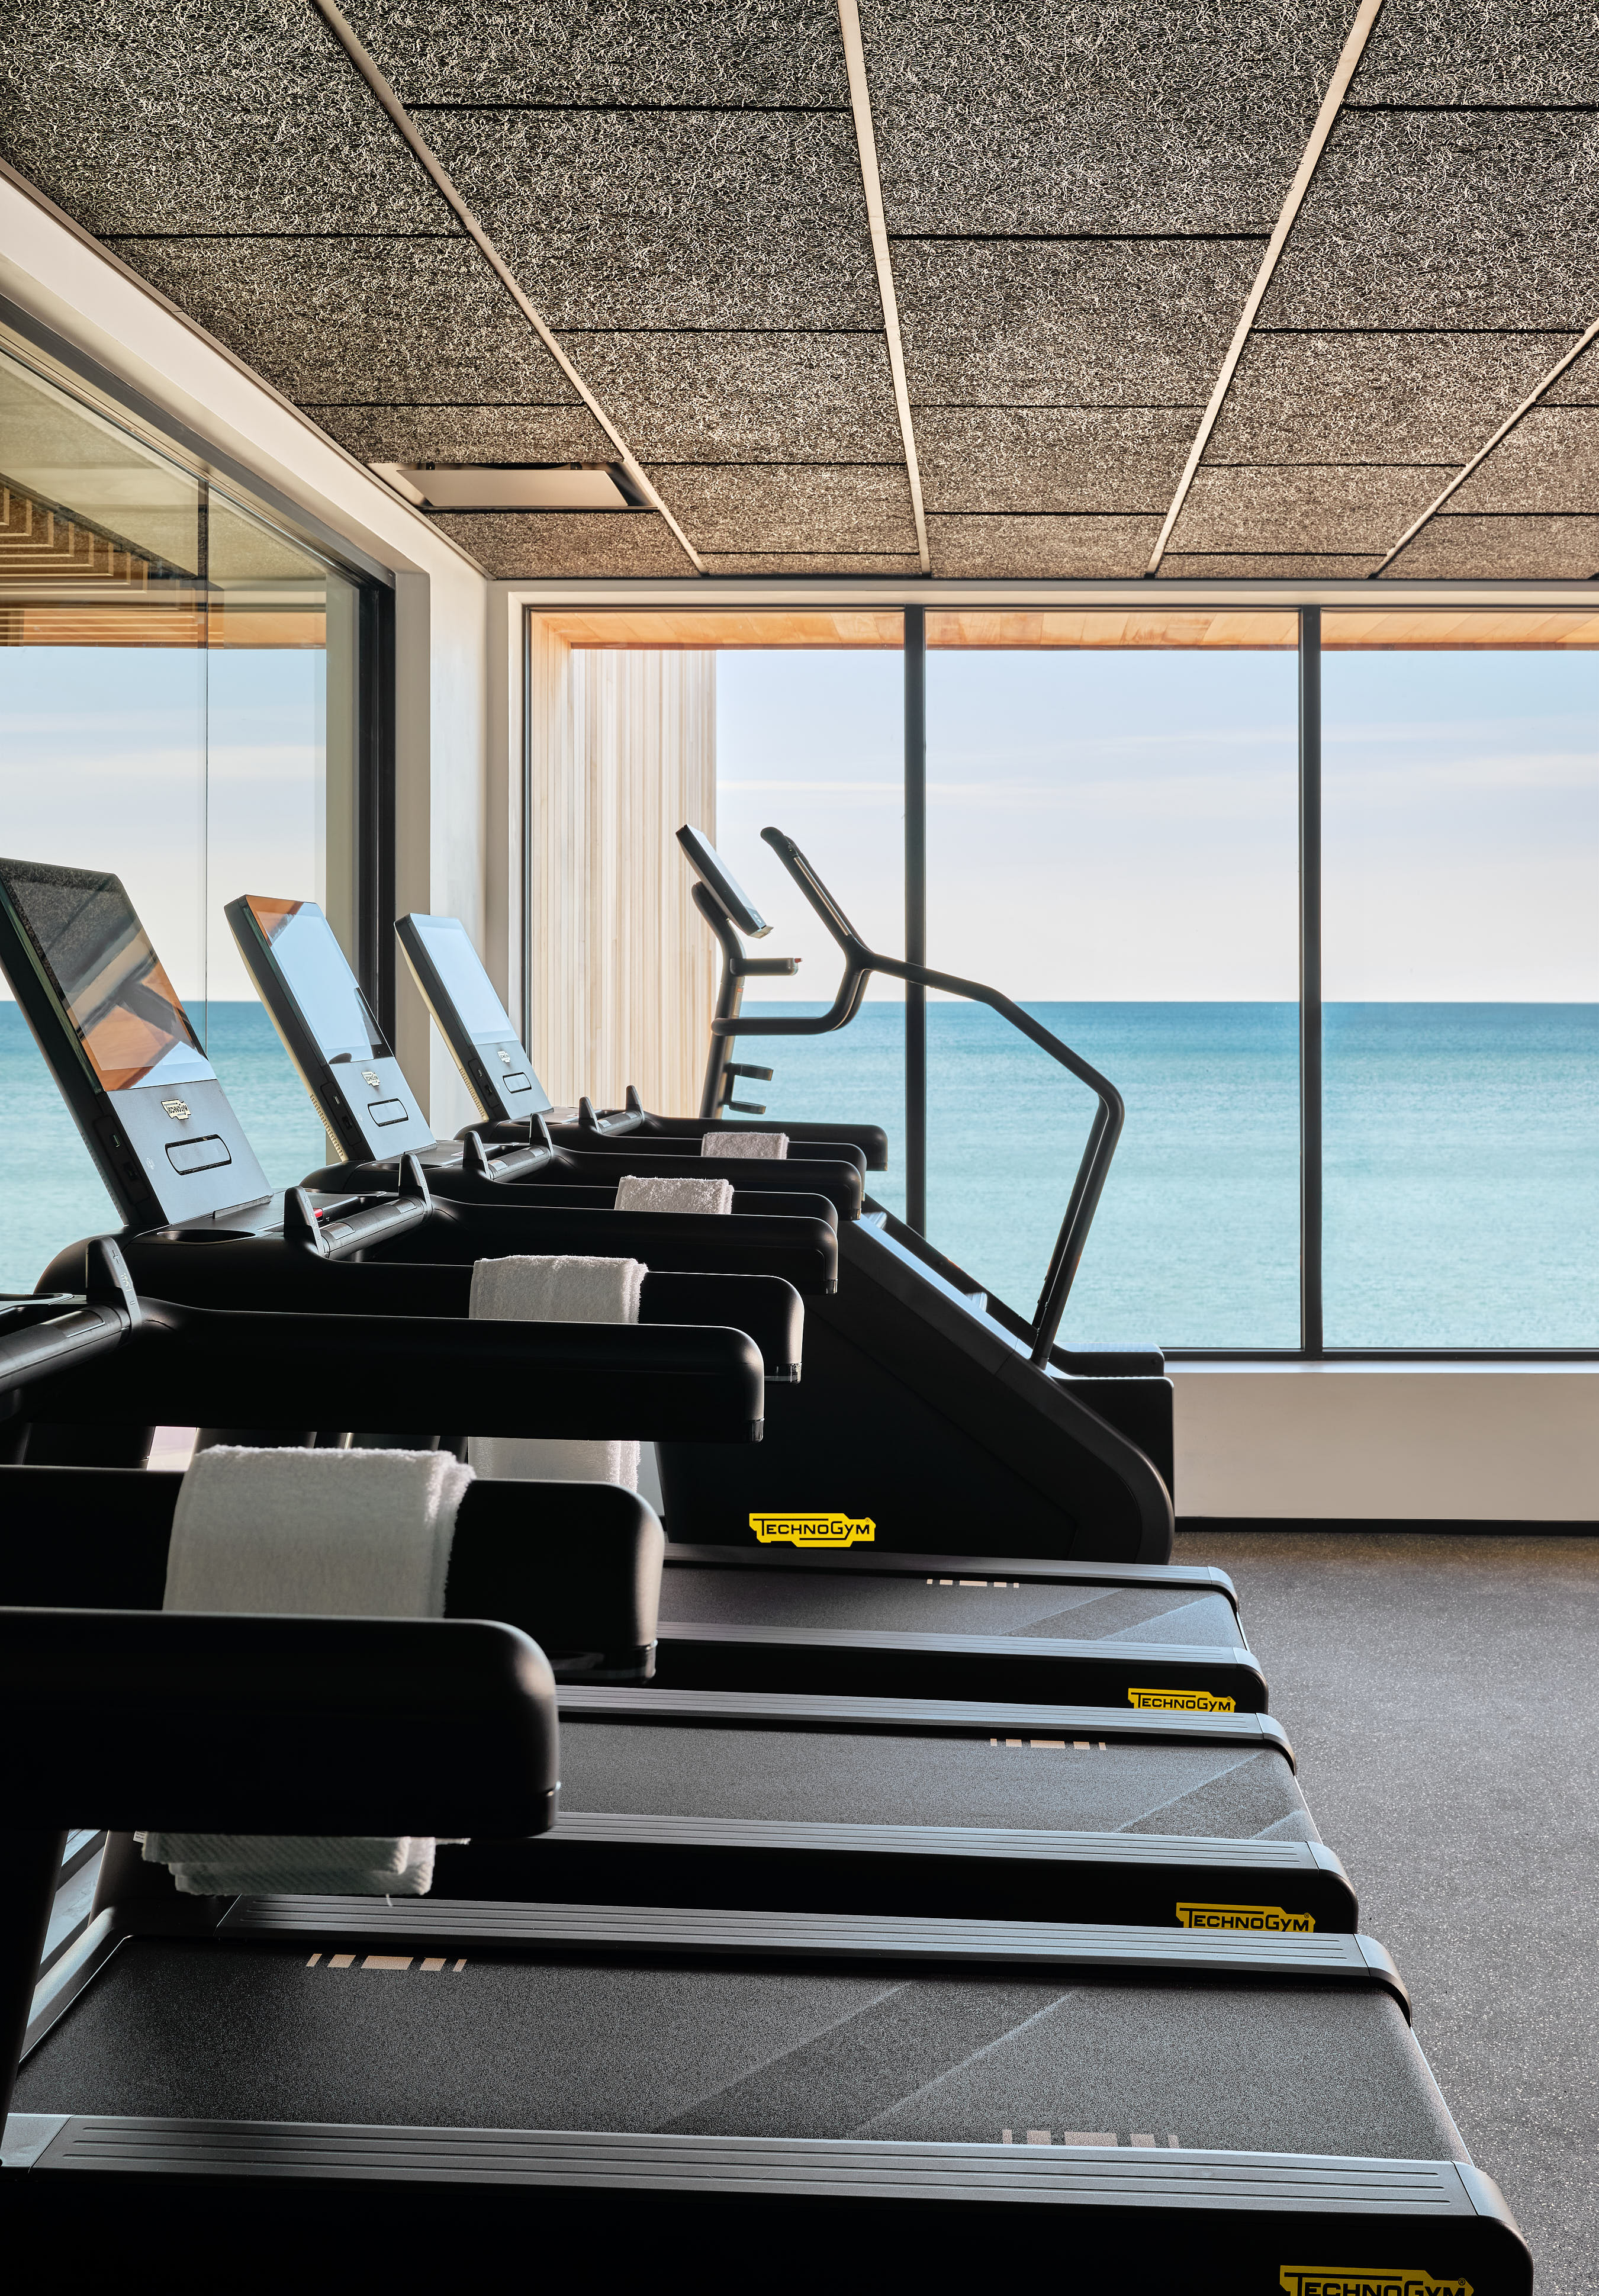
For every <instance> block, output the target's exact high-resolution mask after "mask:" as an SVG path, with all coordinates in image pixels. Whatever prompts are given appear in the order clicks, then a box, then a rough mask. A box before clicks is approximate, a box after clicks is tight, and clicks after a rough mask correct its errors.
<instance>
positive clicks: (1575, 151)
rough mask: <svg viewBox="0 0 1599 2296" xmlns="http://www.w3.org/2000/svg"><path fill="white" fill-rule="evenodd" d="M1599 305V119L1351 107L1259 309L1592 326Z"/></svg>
mask: <svg viewBox="0 0 1599 2296" xmlns="http://www.w3.org/2000/svg"><path fill="white" fill-rule="evenodd" d="M1596 308H1599V118H1596V117H1595V114H1593V113H1592V112H1587V111H1530V112H1529V111H1442V112H1427V111H1365V112H1361V111H1354V112H1346V113H1345V114H1344V115H1343V116H1342V118H1341V119H1340V120H1339V123H1338V125H1337V127H1335V128H1334V129H1333V135H1332V138H1331V140H1330V142H1329V143H1328V146H1327V150H1326V152H1325V155H1324V158H1323V160H1322V164H1321V167H1320V168H1319V170H1318V171H1317V174H1316V180H1315V182H1314V183H1313V184H1311V187H1310V190H1309V193H1308V195H1307V198H1306V201H1305V204H1304V207H1303V208H1302V209H1300V217H1299V220H1298V222H1297V223H1296V224H1295V225H1294V228H1293V231H1292V234H1291V236H1290V238H1289V242H1288V245H1287V247H1286V249H1285V250H1283V259H1282V261H1281V262H1280V263H1279V264H1278V266H1277V268H1276V271H1275V274H1274V275H1273V277H1272V283H1271V285H1270V286H1269V287H1268V288H1267V291H1266V296H1265V299H1264V301H1263V302H1262V305H1261V308H1260V324H1262V325H1263V326H1267V327H1275V326H1289V327H1314V328H1323V327H1550V328H1555V329H1562V328H1570V329H1572V330H1576V329H1579V328H1581V327H1585V326H1587V324H1588V323H1589V321H1590V320H1591V319H1592V318H1593V316H1595V309H1596Z"/></svg>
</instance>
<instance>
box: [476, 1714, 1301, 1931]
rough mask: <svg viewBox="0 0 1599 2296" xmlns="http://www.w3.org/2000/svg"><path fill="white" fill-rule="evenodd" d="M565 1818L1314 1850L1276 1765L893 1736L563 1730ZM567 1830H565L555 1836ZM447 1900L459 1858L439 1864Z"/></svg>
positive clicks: (1135, 1748) (1217, 1754)
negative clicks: (1116, 1837) (1008, 1829)
mask: <svg viewBox="0 0 1599 2296" xmlns="http://www.w3.org/2000/svg"><path fill="white" fill-rule="evenodd" d="M561 1806H562V1810H563V1811H573V1810H625V1811H635V1812H636V1813H638V1814H639V1815H641V1816H655V1815H668V1814H670V1815H676V1816H685V1817H726V1818H783V1819H791V1820H793V1821H795V1822H797V1823H802V1824H812V1823H817V1824H822V1825H977V1826H1045V1827H1048V1828H1052V1829H1055V1830H1059V1829H1062V1828H1064V1829H1068V1830H1073V1831H1079V1832H1089V1833H1191V1834H1205V1835H1225V1836H1228V1837H1230V1838H1231V1839H1233V1840H1234V1841H1239V1840H1258V1839H1259V1838H1261V1837H1268V1838H1269V1839H1271V1840H1273V1841H1319V1840H1320V1839H1321V1836H1320V1835H1319V1834H1318V1833H1317V1832H1316V1826H1315V1824H1314V1822H1313V1821H1312V1818H1311V1816H1310V1813H1309V1811H1308V1809H1307V1808H1306V1807H1305V1802H1304V1797H1303V1796H1302V1795H1301V1794H1300V1790H1299V1787H1298V1786H1297V1785H1296V1784H1295V1783H1294V1777H1293V1773H1292V1770H1291V1769H1290V1767H1289V1766H1288V1763H1287V1762H1286V1760H1285V1759H1283V1756H1282V1755H1281V1754H1278V1753H1274V1752H1271V1751H1265V1750H1252V1751H1251V1750H1248V1749H1245V1748H1242V1747H1229V1746H1185V1745H1181V1744H1177V1745H1166V1746H1140V1745H1115V1744H1111V1745H1107V1746H1105V1747H1104V1748H1103V1750H1102V1749H1101V1748H1100V1747H1098V1746H1097V1745H1093V1744H1090V1745H1087V1746H1085V1747H1083V1748H1081V1749H1078V1748H1077V1747H1076V1746H1074V1745H1071V1744H1069V1743H1066V1742H1064V1741H1061V1740H1056V1741H1054V1742H1047V1741H1046V1742H1041V1743H1038V1744H1037V1745H1033V1744H1032V1743H1019V1744H1017V1745H1014V1746H1011V1745H1004V1744H1002V1745H998V1746H996V1745H994V1744H992V1743H990V1742H989V1741H988V1739H987V1738H944V1737H939V1738H918V1737H912V1736H906V1737H892V1736H890V1735H889V1734H886V1733H882V1734H878V1733H873V1734H860V1735H852V1734H848V1733H845V1732H836V1733H835V1732H825V1731H793V1730H758V1729H742V1730H721V1729H716V1728H700V1727H695V1726H690V1725H685V1724H666V1723H657V1724H651V1723H647V1722H634V1721H628V1722H626V1723H605V1722H584V1721H580V1720H576V1719H573V1718H570V1717H568V1718H566V1719H564V1720H563V1721H562V1726H561ZM557 1830H559V1821H557ZM441 1854H442V1855H443V1857H444V1858H445V1861H446V1867H445V1868H441V1870H440V1880H439V1888H440V1890H441V1891H442V1892H443V1894H445V1895H447V1896H448V1895H451V1894H455V1889H454V1885H453V1884H449V1885H448V1886H447V1883H446V1880H445V1870H446V1868H447V1866H448V1863H449V1859H450V1853H449V1852H448V1851H446V1852H443V1853H441Z"/></svg>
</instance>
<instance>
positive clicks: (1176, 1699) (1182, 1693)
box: [1128, 1690, 1238, 1714]
mask: <svg viewBox="0 0 1599 2296" xmlns="http://www.w3.org/2000/svg"><path fill="white" fill-rule="evenodd" d="M1128 1705H1129V1706H1145V1707H1150V1708H1152V1709H1153V1710H1156V1711H1158V1712H1160V1713H1162V1714H1235V1713H1236V1712H1237V1711H1238V1703H1237V1701H1236V1700H1235V1699H1232V1698H1217V1697H1216V1696H1214V1695H1213V1694H1212V1693H1211V1692H1210V1691H1209V1690H1129V1691H1128Z"/></svg>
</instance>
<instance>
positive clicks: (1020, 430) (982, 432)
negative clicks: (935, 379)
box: [915, 406, 1199, 517]
mask: <svg viewBox="0 0 1599 2296" xmlns="http://www.w3.org/2000/svg"><path fill="white" fill-rule="evenodd" d="M1198 423H1199V410H1198V408H1197V407H1186V406H1117V407H1087V406H1047V407H1032V406H934V407H926V408H924V409H923V410H922V412H921V413H920V414H918V415H917V417H916V425H915V428H916V451H917V455H918V458H919V460H920V463H921V466H922V493H923V495H924V496H925V499H926V503H927V507H928V509H929V510H930V511H1020V512H1027V511H1124V512H1125V511H1132V512H1138V511H1144V512H1149V511H1153V512H1157V513H1158V514H1159V515H1160V516H1161V517H1164V516H1165V514H1166V506H1167V504H1168V503H1169V502H1170V500H1171V497H1172V493H1173V490H1174V489H1175V488H1176V486H1177V480H1178V479H1179V478H1180V477H1181V475H1182V470H1183V464H1184V462H1185V459H1186V457H1187V454H1188V449H1189V447H1191V446H1192V444H1193V434H1194V431H1195V430H1196V429H1197V427H1198Z"/></svg>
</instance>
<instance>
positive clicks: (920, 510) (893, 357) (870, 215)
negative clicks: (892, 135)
mask: <svg viewBox="0 0 1599 2296" xmlns="http://www.w3.org/2000/svg"><path fill="white" fill-rule="evenodd" d="M838 4H839V29H840V33H841V34H842V36H843V41H844V65H845V69H846V70H847V71H848V73H849V105H850V110H851V111H852V112H853V113H854V115H855V141H856V147H857V150H858V152H859V153H860V163H861V189H862V191H863V192H864V193H865V201H866V221H867V224H868V226H869V228H870V231H871V235H872V259H873V263H874V264H875V265H876V266H877V289H878V293H879V295H880V297H881V301H882V324H883V332H884V334H885V336H886V338H887V341H888V351H889V373H890V376H891V377H892V380H893V384H894V406H895V410H896V412H897V413H898V417H899V436H900V439H901V441H902V443H903V445H904V447H905V469H906V478H907V480H909V482H910V490H911V515H912V517H913V518H914V521H915V524H916V553H917V556H918V557H919V558H920V559H921V562H922V572H923V573H924V574H928V573H931V570H932V560H931V556H930V554H929V552H928V546H927V512H926V511H925V509H924V507H923V505H922V470H921V464H920V463H919V462H918V459H917V455H916V431H915V425H914V422H912V420H911V394H910V386H909V384H908V382H907V381H906V373H905V345H904V343H903V341H902V340H901V339H900V333H899V299H898V295H897V294H896V293H895V291H894V266H893V258H892V256H891V255H890V250H889V226H888V219H887V217H885V215H884V213H883V205H882V178H881V176H880V175H879V173H878V167H877V135H876V131H875V129H874V128H873V124H872V98H871V94H870V91H869V90H868V88H867V86H866V53H865V47H864V45H862V41H861V20H860V9H859V6H858V4H857V0H838Z"/></svg>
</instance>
